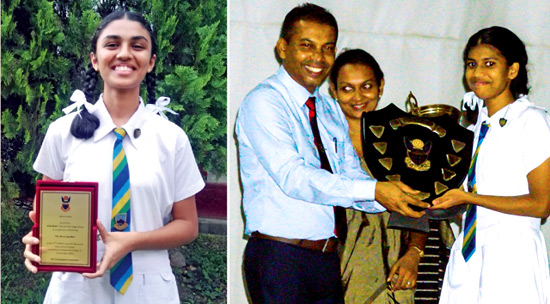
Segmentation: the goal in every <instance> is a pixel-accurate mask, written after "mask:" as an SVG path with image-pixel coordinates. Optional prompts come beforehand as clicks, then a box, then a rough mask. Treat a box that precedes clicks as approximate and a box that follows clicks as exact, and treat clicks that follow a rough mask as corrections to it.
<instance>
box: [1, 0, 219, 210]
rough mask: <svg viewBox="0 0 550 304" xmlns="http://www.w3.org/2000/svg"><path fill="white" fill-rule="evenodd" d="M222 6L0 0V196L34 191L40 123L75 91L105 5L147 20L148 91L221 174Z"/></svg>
mask: <svg viewBox="0 0 550 304" xmlns="http://www.w3.org/2000/svg"><path fill="white" fill-rule="evenodd" d="M226 7H227V3H226V1H218V0H189V1H177V0H127V1H123V0H119V1H109V0H78V1H75V0H55V1H47V0H35V1H30V0H7V1H2V27H1V30H2V32H1V35H2V36H1V37H2V58H1V59H2V66H1V85H2V91H1V97H2V155H1V157H2V202H6V201H8V200H10V199H12V198H15V197H28V196H32V194H33V193H34V182H35V180H36V178H37V177H38V176H37V174H36V173H35V172H34V171H33V169H32V164H33V162H34V159H35V158H36V154H37V153H38V150H39V148H40V145H41V143H42V140H43V138H44V134H45V132H46V130H47V127H48V125H49V124H50V122H52V121H53V120H55V119H57V118H58V117H60V116H61V115H62V112H61V109H62V108H63V107H65V106H67V105H68V104H69V97H70V95H71V94H72V92H73V90H75V89H77V88H81V83H82V80H83V79H84V72H85V70H86V66H87V64H88V62H89V60H90V56H89V53H90V46H89V45H90V39H91V37H92V35H93V32H94V31H95V28H96V27H97V25H98V24H99V22H100V20H101V17H103V16H105V15H107V14H108V13H110V12H111V11H112V10H114V9H127V10H132V11H137V12H141V13H143V14H144V15H145V17H146V18H147V19H148V20H149V21H150V22H151V23H152V25H153V31H154V34H155V36H156V38H157V42H158V46H159V48H158V52H157V66H156V68H155V71H156V77H157V92H156V93H157V94H156V95H157V97H160V96H169V97H171V100H172V102H171V104H170V107H171V108H172V109H173V110H175V111H177V112H178V113H179V115H177V116H176V115H171V114H167V115H168V116H169V118H170V119H171V120H172V121H174V122H175V123H176V124H178V125H180V126H181V127H182V128H183V129H184V130H185V132H186V133H187V135H188V136H189V138H190V140H191V145H192V146H193V150H194V153H195V157H196V159H197V162H198V163H199V166H200V167H201V168H202V169H203V170H204V171H208V172H211V173H213V174H214V175H222V174H225V172H226V132H227V131H226V105H227V101H226V98H227V97H226V96H227V94H226V90H227V89H226V75H227V72H226V66H227V57H226V49H227V47H226V40H227V38H226V37H227V36H226V33H227V28H226V14H227V9H226ZM101 88H102V84H98V92H99V90H100V89H101ZM142 96H143V97H144V100H146V98H145V97H146V90H145V86H144V85H143V86H142Z"/></svg>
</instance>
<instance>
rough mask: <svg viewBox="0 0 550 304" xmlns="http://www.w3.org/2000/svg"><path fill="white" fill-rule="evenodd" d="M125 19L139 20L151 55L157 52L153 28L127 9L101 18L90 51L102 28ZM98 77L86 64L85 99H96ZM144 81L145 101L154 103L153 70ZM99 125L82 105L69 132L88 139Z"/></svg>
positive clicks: (154, 78)
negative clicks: (147, 38) (146, 32)
mask: <svg viewBox="0 0 550 304" xmlns="http://www.w3.org/2000/svg"><path fill="white" fill-rule="evenodd" d="M121 19H127V20H131V21H136V22H139V23H140V24H141V25H142V26H143V28H145V29H146V30H147V31H148V32H149V36H151V46H152V47H151V57H152V56H153V55H154V54H156V52H157V42H156V39H155V36H154V35H153V30H152V29H151V26H150V24H149V23H148V22H147V20H145V18H144V17H143V16H142V15H140V14H137V13H134V12H129V11H114V12H112V13H110V14H109V15H107V16H106V17H105V18H103V19H102V20H101V23H100V24H99V26H98V27H97V29H96V30H95V33H94V36H93V37H92V40H91V45H90V50H91V52H92V53H94V54H96V52H97V39H98V38H99V36H100V35H101V33H102V32H103V30H104V29H105V28H106V27H107V25H109V24H110V23H111V22H113V21H115V20H121ZM97 79H98V72H97V71H96V70H95V69H94V67H93V65H92V63H91V62H90V63H89V64H88V69H87V70H86V74H85V79H84V82H83V87H84V95H85V96H86V100H88V101H94V102H95V100H96V99H97V94H96V85H97ZM145 83H146V86H147V103H151V104H154V103H155V87H156V77H155V74H154V68H153V71H151V72H149V73H147V75H146V77H145ZM98 127H99V119H98V118H97V116H95V115H93V114H91V113H90V112H88V110H87V109H86V107H83V108H82V110H81V111H80V113H79V115H76V116H75V117H74V119H73V122H72V124H71V134H72V135H73V136H74V137H76V138H80V139H88V138H91V137H92V136H93V135H94V132H95V130H96V129H97V128H98Z"/></svg>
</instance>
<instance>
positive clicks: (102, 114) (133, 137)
mask: <svg viewBox="0 0 550 304" xmlns="http://www.w3.org/2000/svg"><path fill="white" fill-rule="evenodd" d="M94 107H95V111H94V114H95V115H96V116H97V118H98V119H99V127H98V128H97V130H95V132H94V141H98V140H100V139H102V138H103V137H105V136H106V135H107V134H109V133H111V132H112V131H113V129H114V128H116V125H115V124H114V123H113V119H112V118H111V115H110V114H109V111H107V107H106V106H105V103H104V101H103V94H102V95H101V96H99V99H98V101H97V102H96V103H95V105H94ZM148 114H150V113H149V111H148V110H147V109H145V106H144V105H143V100H142V99H141V97H140V98H139V106H138V109H137V110H136V111H135V112H134V114H132V117H130V119H129V120H128V121H127V122H126V123H125V124H124V125H123V126H122V128H123V129H124V130H125V131H126V133H127V137H128V138H129V140H130V143H131V144H132V145H133V146H134V148H136V149H137V146H138V138H139V137H140V135H141V133H140V132H141V128H142V126H143V125H144V124H145V121H146V119H147V115H148ZM137 130H139V131H137ZM138 133H139V134H138Z"/></svg>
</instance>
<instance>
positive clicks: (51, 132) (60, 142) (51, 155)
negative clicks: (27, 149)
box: [33, 115, 74, 180]
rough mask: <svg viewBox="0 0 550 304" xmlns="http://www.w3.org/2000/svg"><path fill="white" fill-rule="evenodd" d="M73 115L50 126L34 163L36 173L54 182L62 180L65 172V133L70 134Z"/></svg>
mask: <svg viewBox="0 0 550 304" xmlns="http://www.w3.org/2000/svg"><path fill="white" fill-rule="evenodd" d="M72 117H74V116H73V115H70V117H69V116H64V117H62V118H60V119H58V120H56V121H54V122H52V123H51V124H50V126H49V127H48V131H46V136H45V137H44V141H43V142H42V146H41V147H40V151H39V152H38V156H37V157H36V160H35V161H34V165H33V168H34V170H35V171H36V172H38V173H41V174H43V175H46V176H48V177H50V178H52V179H54V180H62V179H63V172H64V171H65V158H64V157H63V150H64V149H63V147H64V145H66V144H67V140H68V139H67V136H64V134H63V133H64V132H63V130H65V133H67V132H70V131H69V129H70V124H67V123H68V122H69V121H72V120H71V118H72Z"/></svg>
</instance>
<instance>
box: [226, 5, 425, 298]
mask: <svg viewBox="0 0 550 304" xmlns="http://www.w3.org/2000/svg"><path fill="white" fill-rule="evenodd" d="M337 37H338V25H337V23H336V20H335V18H334V16H333V15H332V14H330V13H329V12H328V11H327V10H325V9H324V8H322V7H319V6H316V5H313V4H304V5H301V6H298V7H296V8H294V9H293V10H291V11H290V12H289V13H288V14H287V16H286V17H285V20H284V22H283V26H282V29H281V36H280V38H279V40H278V41H277V45H276V51H277V55H278V57H279V59H280V60H281V62H282V66H281V68H280V69H279V71H278V72H277V73H276V74H275V75H273V76H271V77H269V78H268V79H266V80H265V81H263V82H262V83H260V84H259V85H258V86H257V87H256V88H254V89H253V90H252V91H251V92H250V93H249V94H248V95H247V96H246V97H245V100H244V101H243V102H242V104H241V107H240V109H239V114H238V117H237V123H236V127H235V132H236V134H237V139H238V142H239V158H240V170H241V180H242V185H243V209H244V213H245V217H246V228H245V230H246V234H248V235H250V239H249V241H248V243H247V246H246V250H245V254H244V268H245V269H244V270H245V276H246V283H247V287H248V292H249V295H250V298H251V300H252V302H253V303H343V302H344V301H343V295H342V288H341V285H340V284H341V282H340V268H339V261H338V255H337V253H336V249H337V244H338V238H337V237H336V233H337V232H336V229H335V222H336V220H335V218H336V217H335V208H334V207H335V206H339V207H345V208H355V209H358V210H362V211H365V212H371V213H375V212H382V211H385V210H386V209H388V210H390V211H395V212H399V213H401V214H403V215H406V216H411V217H420V216H422V215H423V212H417V211H414V210H412V209H411V208H410V207H409V204H411V205H415V206H418V207H421V208H427V207H428V204H426V203H423V202H422V201H419V200H417V199H414V198H413V197H411V196H409V195H408V193H409V194H415V193H416V191H414V190H413V189H411V188H409V187H407V186H406V185H404V184H402V183H401V182H377V181H375V180H373V179H372V178H371V177H369V176H368V175H367V174H366V173H365V172H364V171H363V170H362V169H361V167H360V162H359V159H358V157H357V155H356V154H355V151H354V149H353V146H352V144H351V140H350V139H349V136H348V129H347V123H346V120H345V118H344V115H343V114H342V112H341V110H340V108H339V106H338V104H337V103H336V102H335V101H334V100H332V99H331V98H330V97H328V96H326V95H324V94H321V93H320V92H319V90H318V88H319V86H320V85H321V84H322V83H323V81H324V80H325V79H326V77H327V76H328V73H329V71H330V69H331V67H332V64H333V63H334V58H335V53H336V40H337ZM312 103H313V104H314V106H313V108H314V109H315V110H312V107H311V104H312ZM312 118H313V120H312V121H315V124H316V126H315V127H314V126H313V123H312V122H311V121H310V120H311V119H312ZM310 123H311V124H310ZM316 129H318V131H317V133H318V135H317V134H315V135H314V133H316ZM316 137H320V142H321V144H320V145H319V144H316V143H315V142H316V141H317V142H319V140H318V138H316ZM325 155H326V156H325ZM323 159H324V160H323ZM323 162H324V163H323Z"/></svg>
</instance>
